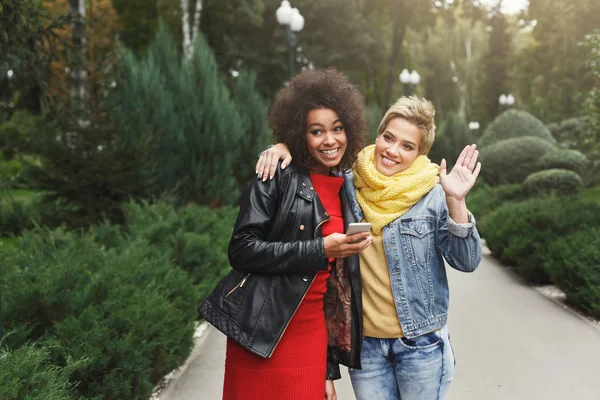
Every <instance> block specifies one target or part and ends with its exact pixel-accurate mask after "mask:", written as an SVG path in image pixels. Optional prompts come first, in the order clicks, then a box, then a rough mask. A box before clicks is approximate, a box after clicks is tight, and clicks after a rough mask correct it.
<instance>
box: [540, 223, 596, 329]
mask: <svg viewBox="0 0 600 400" xmlns="http://www.w3.org/2000/svg"><path fill="white" fill-rule="evenodd" d="M545 267H546V270H547V271H548V274H549V275H550V277H551V278H552V281H554V283H556V285H557V286H558V287H560V288H561V289H562V291H564V292H565V293H566V295H567V302H568V303H570V304H572V305H573V306H575V307H577V308H579V309H581V310H583V311H585V312H587V313H589V314H590V315H591V316H592V317H594V318H600V229H598V228H597V227H596V228H589V229H585V230H582V231H580V232H573V233H571V234H569V235H567V236H566V237H563V238H559V239H557V240H555V241H554V242H552V244H551V245H550V247H549V249H548V261H547V262H546V264H545Z"/></svg>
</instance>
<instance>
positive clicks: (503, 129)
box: [478, 109, 556, 148]
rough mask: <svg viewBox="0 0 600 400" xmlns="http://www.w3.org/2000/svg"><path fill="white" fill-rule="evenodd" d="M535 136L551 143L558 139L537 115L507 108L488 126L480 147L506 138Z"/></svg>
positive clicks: (479, 143)
mask: <svg viewBox="0 0 600 400" xmlns="http://www.w3.org/2000/svg"><path fill="white" fill-rule="evenodd" d="M522 136H535V137H538V138H540V139H542V140H545V141H547V142H550V143H556V140H555V139H554V138H553V137H552V134H550V131H549V130H548V128H547V127H546V126H545V125H544V124H543V123H542V121H540V120H539V119H537V118H536V117H534V116H533V115H531V114H529V113H527V112H525V111H519V110H515V109H511V110H507V111H505V112H504V113H502V114H501V115H500V116H499V117H498V118H496V119H495V120H494V121H493V122H492V123H491V124H489V125H488V126H487V128H486V129H485V131H484V132H483V135H482V136H481V138H480V139H479V142H478V145H479V146H480V148H485V147H488V146H491V145H493V144H496V143H497V142H499V141H502V140H506V139H513V138H519V137H522Z"/></svg>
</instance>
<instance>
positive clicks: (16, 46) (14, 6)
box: [0, 0, 68, 120]
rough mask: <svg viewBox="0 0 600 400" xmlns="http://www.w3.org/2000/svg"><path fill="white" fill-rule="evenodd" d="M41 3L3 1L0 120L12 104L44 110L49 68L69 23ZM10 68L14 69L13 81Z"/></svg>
mask: <svg viewBox="0 0 600 400" xmlns="http://www.w3.org/2000/svg"><path fill="white" fill-rule="evenodd" d="M41 3H42V2H41V1H32V0H10V1H3V2H2V4H0V120H2V119H4V118H3V117H4V115H2V114H5V112H6V111H5V110H4V109H3V108H5V107H6V106H7V105H8V104H9V103H13V104H12V107H14V109H20V108H25V109H28V110H31V111H34V112H39V111H40V110H41V104H40V103H41V100H42V99H43V98H44V92H43V91H44V89H45V88H46V87H47V84H48V80H49V78H50V74H48V69H49V66H50V63H51V61H52V60H53V59H55V58H56V56H57V55H58V50H57V44H58V42H59V41H60V38H59V35H58V32H59V30H60V29H62V28H63V27H64V25H65V24H66V23H67V22H68V21H67V18H66V16H65V15H61V16H60V17H58V18H56V19H53V18H51V17H50V16H49V15H47V14H46V13H45V11H44V9H43V7H42V4H41ZM9 70H12V71H13V75H12V78H11V79H10V81H9V79H8V77H7V72H8V71H9ZM9 109H10V107H9ZM10 111H11V112H10V113H12V110H10ZM10 113H9V114H10Z"/></svg>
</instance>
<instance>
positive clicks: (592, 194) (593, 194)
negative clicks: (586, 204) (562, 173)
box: [583, 187, 600, 203]
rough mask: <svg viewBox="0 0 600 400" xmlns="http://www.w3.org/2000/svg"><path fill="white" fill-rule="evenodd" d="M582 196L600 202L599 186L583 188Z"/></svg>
mask: <svg viewBox="0 0 600 400" xmlns="http://www.w3.org/2000/svg"><path fill="white" fill-rule="evenodd" d="M583 198H584V199H588V200H593V201H595V202H597V203H600V187H596V188H591V189H586V190H584V191H583Z"/></svg>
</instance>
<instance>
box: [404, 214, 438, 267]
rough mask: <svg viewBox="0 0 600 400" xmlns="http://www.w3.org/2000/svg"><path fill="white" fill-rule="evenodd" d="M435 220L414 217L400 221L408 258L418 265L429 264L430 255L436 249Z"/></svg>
mask: <svg viewBox="0 0 600 400" xmlns="http://www.w3.org/2000/svg"><path fill="white" fill-rule="evenodd" d="M435 227H436V223H435V218H432V217H414V218H405V219H401V220H400V234H401V236H402V243H403V246H404V251H405V252H406V256H407V257H410V259H411V260H410V261H411V262H412V263H413V264H416V265H423V266H424V265H427V264H429V262H428V260H429V255H430V253H431V252H432V251H433V249H434V248H435V243H434V241H435V237H434V236H435V235H434V231H435Z"/></svg>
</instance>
